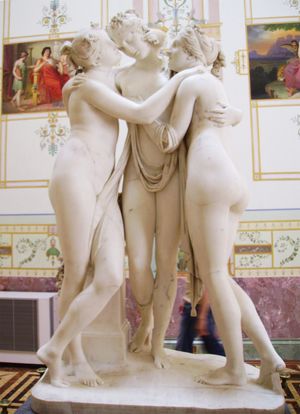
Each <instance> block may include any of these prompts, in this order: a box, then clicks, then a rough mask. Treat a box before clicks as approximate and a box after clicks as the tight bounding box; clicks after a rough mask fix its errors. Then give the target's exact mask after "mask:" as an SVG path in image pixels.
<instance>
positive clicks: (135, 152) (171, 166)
mask: <svg viewBox="0 0 300 414" xmlns="http://www.w3.org/2000/svg"><path fill="white" fill-rule="evenodd" d="M157 125H159V121H155V122H153V123H152V124H150V125H135V124H129V125H128V137H129V138H130V142H131V150H132V156H133V162H134V166H135V169H136V172H137V174H138V176H139V179H140V180H141V182H142V184H143V186H144V188H145V190H147V191H149V192H151V193H153V192H157V191H161V190H163V189H164V188H165V186H166V185H167V184H168V182H169V181H170V179H171V177H172V176H173V174H174V172H175V170H176V167H177V163H178V154H177V151H175V152H173V153H171V154H166V156H165V160H164V163H163V165H162V166H161V167H160V166H157V165H153V164H151V163H150V162H149V160H147V158H146V157H145V156H144V154H143V151H142V148H141V143H140V141H141V130H143V132H144V134H146V135H147V136H148V138H149V139H150V140H151V141H152V142H153V141H154V143H155V144H156V145H158V142H156V138H157V137H156V134H155V131H156V129H157Z"/></svg>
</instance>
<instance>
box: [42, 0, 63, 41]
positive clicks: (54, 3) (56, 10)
mask: <svg viewBox="0 0 300 414" xmlns="http://www.w3.org/2000/svg"><path fill="white" fill-rule="evenodd" d="M67 11H68V7H67V5H66V3H65V2H60V0H50V2H49V5H48V6H43V8H42V13H43V17H42V19H41V20H40V21H39V22H38V23H39V24H41V25H42V26H43V27H47V28H49V36H50V37H51V36H54V37H57V36H58V35H59V31H60V28H61V26H63V25H65V24H66V23H67V22H69V21H71V18H70V17H69V16H68V13H67Z"/></svg>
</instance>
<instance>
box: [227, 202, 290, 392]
mask: <svg viewBox="0 0 300 414" xmlns="http://www.w3.org/2000/svg"><path fill="white" fill-rule="evenodd" d="M243 209H244V203H243V201H242V202H241V203H239V204H237V205H235V206H233V207H232V208H231V210H230V233H231V234H230V237H229V243H228V249H227V251H228V256H229V254H230V253H231V250H232V246H233V243H234V240H235V237H236V231H237V228H238V223H239V219H240V215H241V213H242V211H243ZM230 283H231V286H232V289H233V292H234V294H235V297H236V299H237V301H238V303H239V306H240V309H241V315H242V329H243V331H244V332H245V333H246V335H247V336H248V337H249V338H250V339H251V340H252V342H253V344H254V346H255V349H256V350H257V352H258V354H259V355H260V357H261V369H260V375H259V378H258V382H259V383H260V384H262V385H265V386H267V387H273V384H272V374H273V373H275V372H276V371H278V370H280V369H283V368H284V367H285V363H284V361H283V360H282V359H281V358H280V356H279V355H278V354H277V352H276V351H275V349H274V347H273V345H272V342H271V340H270V338H269V336H268V333H267V331H266V329H265V327H264V325H263V323H262V321H261V319H260V317H259V315H258V313H257V311H256V309H255V306H254V304H253V302H252V300H251V299H250V297H249V296H248V295H247V293H246V292H245V291H244V290H243V289H242V288H241V287H240V286H239V285H238V284H237V283H236V282H235V281H234V280H233V279H232V278H230Z"/></svg>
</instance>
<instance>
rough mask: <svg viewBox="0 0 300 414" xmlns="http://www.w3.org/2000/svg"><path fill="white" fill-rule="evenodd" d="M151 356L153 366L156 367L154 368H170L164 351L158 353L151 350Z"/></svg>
mask: <svg viewBox="0 0 300 414" xmlns="http://www.w3.org/2000/svg"><path fill="white" fill-rule="evenodd" d="M151 353H152V356H153V361H154V365H155V366H156V368H159V369H161V368H170V365H171V364H170V361H169V359H168V357H167V355H166V353H165V351H164V350H163V349H160V350H159V351H153V350H152V352H151Z"/></svg>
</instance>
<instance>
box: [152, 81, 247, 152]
mask: <svg viewBox="0 0 300 414" xmlns="http://www.w3.org/2000/svg"><path fill="white" fill-rule="evenodd" d="M214 88H215V84H214V83H211V82H210V80H209V78H207V77H204V76H203V77H201V76H191V77H189V78H188V79H185V80H184V81H183V82H182V83H181V85H180V86H179V88H178V91H177V93H176V97H175V102H174V106H173V111H172V114H171V118H170V121H169V123H168V125H164V126H162V125H161V126H160V127H159V130H158V135H159V137H160V138H159V139H160V147H161V150H162V151H163V152H173V151H174V150H175V149H176V148H177V147H178V146H179V145H180V143H181V141H182V139H183V138H184V136H185V134H186V132H187V130H188V128H189V125H190V122H191V119H192V116H193V112H194V104H195V101H196V99H197V98H198V97H201V96H207V95H209V94H211V93H214V92H212V91H214ZM204 118H206V119H208V120H210V121H211V122H212V125H213V126H215V127H219V128H222V127H225V126H228V125H232V126H234V125H236V124H238V123H239V122H240V120H241V118H242V112H241V111H240V110H239V109H237V108H234V107H232V106H230V105H223V104H221V103H219V104H218V105H217V107H216V108H214V109H212V110H209V111H205V113H204V115H203V119H204Z"/></svg>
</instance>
